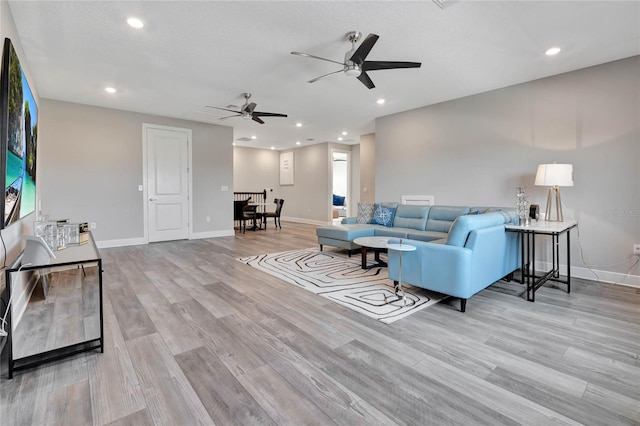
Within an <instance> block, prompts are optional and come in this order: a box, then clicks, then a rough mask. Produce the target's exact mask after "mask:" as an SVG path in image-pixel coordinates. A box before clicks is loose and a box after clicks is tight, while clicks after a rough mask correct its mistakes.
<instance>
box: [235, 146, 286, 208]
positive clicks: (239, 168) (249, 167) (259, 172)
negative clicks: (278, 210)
mask: <svg viewBox="0 0 640 426" xmlns="http://www.w3.org/2000/svg"><path fill="white" fill-rule="evenodd" d="M279 167H280V151H274V150H271V149H258V148H245V147H239V146H236V147H234V148H233V190H234V191H236V192H260V191H262V190H263V189H267V188H268V189H272V190H273V191H270V192H269V193H268V194H267V199H268V200H271V199H273V198H282V197H281V196H280V172H279Z"/></svg>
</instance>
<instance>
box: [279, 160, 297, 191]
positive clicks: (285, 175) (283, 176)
mask: <svg viewBox="0 0 640 426" xmlns="http://www.w3.org/2000/svg"><path fill="white" fill-rule="evenodd" d="M293 184H294V173H293V152H281V153H280V185H293Z"/></svg>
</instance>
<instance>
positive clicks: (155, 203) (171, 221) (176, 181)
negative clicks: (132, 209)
mask: <svg viewBox="0 0 640 426" xmlns="http://www.w3.org/2000/svg"><path fill="white" fill-rule="evenodd" d="M142 126H143V141H142V142H143V174H144V183H145V185H144V187H143V188H144V191H143V192H144V200H145V206H144V212H145V240H146V241H148V242H158V241H170V240H183V239H188V238H189V235H190V222H191V221H190V220H189V218H190V211H191V206H190V200H191V196H190V193H191V173H190V170H191V129H181V128H177V127H167V126H159V125H152V124H143V125H142Z"/></svg>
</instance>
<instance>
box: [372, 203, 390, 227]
mask: <svg viewBox="0 0 640 426" xmlns="http://www.w3.org/2000/svg"><path fill="white" fill-rule="evenodd" d="M395 214H396V208H395V207H385V206H383V205H380V204H377V203H376V204H374V207H373V219H372V220H371V223H373V224H376V225H383V226H387V227H392V226H393V217H394V216H395Z"/></svg>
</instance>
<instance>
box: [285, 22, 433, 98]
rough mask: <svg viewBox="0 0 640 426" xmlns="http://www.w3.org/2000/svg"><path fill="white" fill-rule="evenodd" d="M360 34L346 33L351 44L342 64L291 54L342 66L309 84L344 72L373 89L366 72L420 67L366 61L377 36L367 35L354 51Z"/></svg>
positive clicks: (302, 54) (308, 55) (312, 56)
mask: <svg viewBox="0 0 640 426" xmlns="http://www.w3.org/2000/svg"><path fill="white" fill-rule="evenodd" d="M361 36H362V33H360V32H358V31H350V32H348V33H347V40H349V41H350V42H351V50H349V51H348V52H347V53H346V54H345V55H344V62H338V61H334V60H332V59H326V58H321V57H320V56H315V55H310V54H309V53H303V52H291V54H292V55H298V56H306V57H308V58H315V59H320V60H323V61H328V62H333V63H335V64H338V65H342V67H343V68H342V69H341V70H338V71H334V72H330V73H329V74H325V75H321V76H320V77H316V78H314V79H313V80H309V83H313V82H316V81H318V80H320V79H321V78H325V77H328V76H330V75H332V74H337V73H339V72H344V73H345V74H346V75H348V76H350V77H357V78H358V80H360V81H361V82H362V84H364V85H365V86H367V87H368V88H369V89H373V88H374V87H376V86H375V84H373V81H371V78H369V75H368V74H367V71H376V70H390V69H396V68H420V66H421V65H422V63H421V62H393V61H366V60H365V59H366V58H367V55H368V54H369V52H370V51H371V49H372V48H373V46H374V45H375V44H376V42H377V41H378V38H379V37H378V36H377V35H376V34H369V35H368V36H367V38H365V39H364V41H363V42H362V44H361V45H360V47H358V49H356V43H357V42H358V40H360V37H361Z"/></svg>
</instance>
